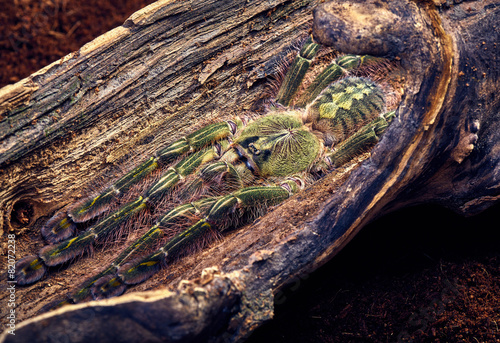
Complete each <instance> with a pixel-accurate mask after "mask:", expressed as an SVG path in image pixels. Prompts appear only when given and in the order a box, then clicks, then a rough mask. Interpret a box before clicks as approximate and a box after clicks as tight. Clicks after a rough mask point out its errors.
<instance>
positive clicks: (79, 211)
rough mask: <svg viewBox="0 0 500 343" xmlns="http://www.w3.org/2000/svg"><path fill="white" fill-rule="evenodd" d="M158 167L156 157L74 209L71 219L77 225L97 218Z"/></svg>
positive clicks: (69, 213) (70, 214) (70, 212)
mask: <svg viewBox="0 0 500 343" xmlns="http://www.w3.org/2000/svg"><path fill="white" fill-rule="evenodd" d="M158 167H159V164H158V159H157V158H155V157H151V158H149V159H148V160H147V161H145V162H143V163H142V164H141V165H139V166H138V167H136V168H134V169H133V170H132V171H130V172H128V173H127V174H125V175H124V176H122V177H121V178H120V179H118V181H116V182H115V183H114V184H112V185H111V186H109V187H108V188H106V189H105V190H104V191H103V192H102V193H101V194H99V195H98V196H96V197H94V198H90V199H88V200H86V201H83V202H82V203H80V204H79V205H77V206H75V207H74V208H72V209H71V210H70V211H69V212H68V215H69V217H70V218H71V219H72V220H73V221H74V222H76V223H79V222H85V221H87V220H89V219H91V218H93V217H95V216H96V215H98V214H100V213H102V212H103V211H104V210H105V209H106V208H107V207H108V206H109V202H110V201H111V200H112V199H113V198H115V197H116V196H119V195H120V194H122V193H124V192H126V191H127V190H128V189H129V188H130V187H131V186H132V185H134V184H136V183H137V182H139V181H140V180H141V179H143V178H144V177H145V176H146V175H149V174H150V173H151V172H152V171H154V170H156V169H157V168H158Z"/></svg>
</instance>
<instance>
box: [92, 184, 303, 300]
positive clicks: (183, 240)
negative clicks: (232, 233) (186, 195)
mask: <svg viewBox="0 0 500 343" xmlns="http://www.w3.org/2000/svg"><path fill="white" fill-rule="evenodd" d="M299 181H300V180H299ZM299 181H297V180H294V179H290V180H286V181H284V182H283V183H282V184H281V185H280V186H267V187H266V186H254V187H247V188H243V189H240V190H238V191H235V192H233V193H231V194H229V195H226V196H222V197H219V198H217V199H214V198H207V199H205V201H209V202H210V201H213V200H215V202H214V203H213V205H212V206H210V209H209V210H208V214H207V215H206V217H205V218H203V219H200V220H199V221H198V222H196V223H195V224H194V225H192V226H191V227H189V228H188V229H186V230H185V231H183V232H181V233H179V234H177V235H176V236H174V237H173V238H172V239H171V240H170V241H168V242H167V243H166V244H165V245H164V246H163V247H161V248H160V249H159V250H157V251H156V252H154V253H152V254H150V255H149V256H147V257H145V258H144V259H142V260H139V261H138V262H133V263H130V264H125V265H124V266H123V267H121V268H120V270H119V271H118V273H117V276H116V277H112V278H110V279H109V281H108V282H107V283H106V284H105V285H102V286H101V287H102V290H101V292H102V294H103V295H105V294H109V295H118V294H119V291H120V290H124V285H133V284H137V283H141V282H143V281H145V280H146V279H148V278H149V277H150V276H151V275H153V274H154V273H156V272H157V271H158V270H159V269H160V268H161V265H162V264H164V263H166V262H167V260H168V259H172V258H175V257H177V256H178V255H180V254H182V252H184V251H185V250H186V247H187V246H188V245H189V244H191V243H193V242H194V241H196V240H197V239H198V238H200V237H201V236H203V234H204V233H205V232H207V231H208V230H211V229H212V228H213V227H217V228H218V229H219V230H220V231H223V230H224V229H225V228H227V227H228V226H230V223H229V222H228V220H227V218H228V217H230V214H233V216H234V215H236V213H235V212H236V211H237V210H241V212H245V213H248V212H252V210H254V209H256V208H258V207H259V206H273V205H277V204H279V203H280V202H282V201H283V200H285V199H287V198H288V197H289V196H290V195H291V194H293V193H295V192H297V191H298V189H299V184H300V185H302V184H303V182H302V181H300V182H299ZM240 215H242V213H240ZM113 288H114V289H113Z"/></svg>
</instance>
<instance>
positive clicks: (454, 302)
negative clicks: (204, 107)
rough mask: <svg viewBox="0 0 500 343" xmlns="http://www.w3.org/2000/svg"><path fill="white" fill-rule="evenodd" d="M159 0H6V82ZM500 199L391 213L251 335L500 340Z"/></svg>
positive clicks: (281, 297)
mask: <svg viewBox="0 0 500 343" xmlns="http://www.w3.org/2000/svg"><path fill="white" fill-rule="evenodd" d="M152 2H153V1H152V0H122V1H119V0H99V1H96V0H88V1H81V0H0V8H2V12H0V57H1V58H0V87H2V86H5V85H6V84H9V83H14V82H17V81H19V80H21V79H22V78H24V77H27V76H28V75H30V74H31V73H33V72H35V71H37V70H39V69H41V68H43V67H44V66H46V65H48V64H49V63H51V62H53V61H55V60H57V59H59V58H60V57H62V56H64V55H66V54H68V53H70V52H72V51H75V50H78V49H79V48H80V47H81V46H82V45H84V44H85V43H87V42H89V41H90V40H92V39H93V38H95V37H97V36H98V35H100V34H102V33H104V32H106V31H109V30H110V29H112V28H114V27H116V26H119V25H121V24H122V23H123V22H124V21H125V19H126V18H127V17H128V16H129V15H130V14H132V13H133V12H135V11H137V10H138V9H140V8H142V7H144V6H146V5H148V4H150V3H152ZM499 211H500V205H497V206H495V207H493V208H491V209H489V210H488V211H486V212H485V213H483V214H481V215H479V216H476V217H473V218H463V217H460V216H457V215H456V214H454V213H452V212H450V211H448V210H446V209H443V208H440V207H437V206H431V205H421V206H417V207H414V208H410V209H405V210H402V211H399V212H396V213H393V214H391V215H388V216H386V217H384V218H382V219H380V220H378V221H376V222H374V223H372V224H370V225H369V226H367V227H366V228H364V229H363V230H362V232H361V233H360V234H359V235H358V236H357V237H356V238H355V239H354V240H353V241H352V242H351V243H350V244H349V245H348V246H347V247H346V248H345V249H344V250H343V251H342V252H341V253H340V254H339V255H338V256H336V257H335V258H334V259H333V260H332V261H331V262H330V263H328V264H327V265H325V266H323V267H322V268H320V269H319V270H318V271H316V272H314V273H313V274H311V275H305V276H303V277H302V278H300V279H297V280H295V281H294V282H292V283H291V284H290V285H289V287H288V288H287V289H286V290H284V291H283V292H280V293H279V294H277V295H276V303H277V304H276V317H275V320H273V321H272V322H270V323H269V324H267V325H265V326H264V327H262V328H260V329H258V330H257V331H256V332H255V333H254V334H253V335H252V337H251V338H250V341H251V342H255V343H256V342H396V341H400V342H473V343H478V342H500V298H499V297H500V247H499V243H500V230H499V226H500V225H499V223H498V220H499V215H498V213H499Z"/></svg>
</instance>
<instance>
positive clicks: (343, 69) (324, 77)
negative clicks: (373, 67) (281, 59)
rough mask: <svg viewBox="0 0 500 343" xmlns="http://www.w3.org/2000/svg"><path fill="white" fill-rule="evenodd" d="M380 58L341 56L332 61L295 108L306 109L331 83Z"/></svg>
mask: <svg viewBox="0 0 500 343" xmlns="http://www.w3.org/2000/svg"><path fill="white" fill-rule="evenodd" d="M378 60H380V58H377V57H372V56H357V55H343V56H340V57H338V58H337V59H335V60H334V61H332V63H330V65H328V66H327V67H326V68H325V69H324V70H323V71H322V72H321V73H320V74H319V75H318V76H317V77H316V78H315V79H314V81H313V82H312V83H311V84H310V85H309V87H307V89H306V90H305V91H304V93H303V94H302V95H301V96H300V98H299V99H298V100H297V107H306V105H307V104H309V103H311V102H312V101H313V100H314V99H316V98H317V97H318V95H319V94H320V93H321V92H322V91H323V90H324V89H325V88H326V87H327V86H328V85H329V84H331V83H333V82H335V81H337V80H338V79H340V78H341V77H343V76H345V75H347V73H348V72H349V70H352V69H356V68H359V67H360V66H363V65H366V64H370V63H373V62H375V61H378Z"/></svg>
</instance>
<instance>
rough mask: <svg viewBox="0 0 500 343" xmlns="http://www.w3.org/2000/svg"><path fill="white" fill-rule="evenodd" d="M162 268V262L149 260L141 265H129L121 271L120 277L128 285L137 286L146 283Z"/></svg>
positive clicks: (119, 272) (132, 263)
mask: <svg viewBox="0 0 500 343" xmlns="http://www.w3.org/2000/svg"><path fill="white" fill-rule="evenodd" d="M160 268H161V261H159V260H149V261H143V262H140V263H134V262H131V263H127V264H125V265H124V266H123V267H122V268H120V270H118V275H119V276H120V278H121V279H122V280H123V283H125V284H127V285H135V284H138V283H141V282H143V281H146V280H147V279H148V278H149V277H150V276H151V275H153V274H154V273H156V272H157V271H158V270H160Z"/></svg>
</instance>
